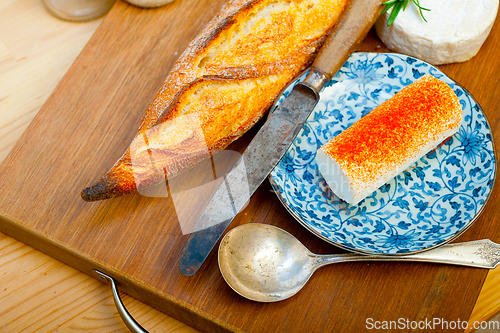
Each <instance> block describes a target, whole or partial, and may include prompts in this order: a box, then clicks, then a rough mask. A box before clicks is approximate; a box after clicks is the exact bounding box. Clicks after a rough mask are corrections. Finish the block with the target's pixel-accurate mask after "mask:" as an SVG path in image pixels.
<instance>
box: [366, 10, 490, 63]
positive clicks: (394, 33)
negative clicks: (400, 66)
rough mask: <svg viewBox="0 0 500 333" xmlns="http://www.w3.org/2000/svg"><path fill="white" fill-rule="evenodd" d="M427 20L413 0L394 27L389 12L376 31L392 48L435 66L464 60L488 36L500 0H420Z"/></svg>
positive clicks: (382, 18)
mask: <svg viewBox="0 0 500 333" xmlns="http://www.w3.org/2000/svg"><path fill="white" fill-rule="evenodd" d="M419 3H420V5H421V6H422V7H424V8H428V9H430V11H423V15H424V17H425V19H426V20H427V22H425V21H424V20H423V19H422V17H421V16H420V13H419V10H418V8H417V6H415V5H414V4H413V3H412V2H411V1H410V3H409V4H408V7H407V8H406V10H404V11H403V10H401V12H400V13H399V15H398V17H397V18H396V20H395V21H394V23H393V24H392V25H391V26H389V27H388V26H387V19H388V17H389V14H390V11H389V12H387V13H385V14H383V15H381V17H380V18H379V19H378V20H377V22H376V23H375V30H376V32H377V35H378V36H379V38H380V39H381V40H382V42H383V43H384V44H385V45H386V46H387V47H388V48H389V49H390V50H392V51H396V52H399V53H403V54H407V55H410V56H414V57H416V58H419V59H421V60H424V61H427V62H429V63H431V64H433V65H441V64H447V63H454V62H463V61H467V60H469V59H471V58H472V57H473V56H475V55H476V54H477V52H478V51H479V49H480V48H481V46H482V45H483V43H484V41H485V40H486V38H487V37H488V35H489V33H490V31H491V28H492V27H493V23H494V22H495V18H496V15H497V12H498V6H499V0H474V1H473V0H420V1H419Z"/></svg>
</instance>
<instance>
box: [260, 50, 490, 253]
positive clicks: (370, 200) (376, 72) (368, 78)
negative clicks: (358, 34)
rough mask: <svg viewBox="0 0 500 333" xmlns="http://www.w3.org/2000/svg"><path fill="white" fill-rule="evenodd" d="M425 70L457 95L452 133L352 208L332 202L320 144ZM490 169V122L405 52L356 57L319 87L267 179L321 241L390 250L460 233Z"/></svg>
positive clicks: (461, 92) (416, 247)
mask: <svg viewBox="0 0 500 333" xmlns="http://www.w3.org/2000/svg"><path fill="white" fill-rule="evenodd" d="M424 74H431V75H433V76H435V77H437V78H439V79H441V80H442V81H445V82H447V83H448V84H449V85H450V86H451V87H452V88H453V90H454V91H455V93H456V94H457V96H458V97H459V99H460V103H461V105H462V108H463V110H464V120H463V123H462V125H461V127H460V130H459V132H458V133H457V134H456V135H454V136H453V137H451V138H450V139H448V140H447V141H445V142H444V143H443V144H442V145H441V146H440V147H439V148H438V149H437V150H435V151H433V152H430V153H428V154H427V156H425V157H423V158H422V159H420V160H419V161H418V162H416V163H415V164H414V165H413V166H412V167H410V168H408V169H407V170H406V171H404V172H403V173H401V174H400V175H398V176H397V177H396V178H394V179H393V180H391V181H390V182H388V183H387V184H386V185H384V186H382V187H380V188H379V189H378V190H377V191H375V192H374V193H373V194H372V195H370V196H368V197H367V198H365V199H364V200H363V201H362V202H360V203H359V204H358V205H356V206H351V205H349V204H347V203H345V202H344V201H342V200H340V199H339V198H337V197H336V196H335V195H334V194H333V193H332V191H331V190H330V189H329V188H328V186H327V185H326V182H325V180H324V179H323V177H322V176H321V174H320V173H319V171H318V168H317V165H316V161H315V156H316V151H317V149H318V148H319V147H321V146H322V145H323V144H324V143H326V142H327V141H328V140H330V139H332V138H333V137H335V136H336V135H338V134H339V133H341V132H342V131H343V130H345V129H346V128H347V127H349V126H350V125H352V124H353V123H354V122H356V121H357V120H358V119H360V118H361V117H362V116H364V115H365V114H367V113H369V112H370V111H371V110H372V109H374V108H375V107H376V106H378V105H379V104H380V103H382V102H383V101H385V100H387V99H389V98H390V97H392V96H393V95H394V94H395V93H397V92H398V91H399V90H401V89H402V88H403V87H404V86H406V85H408V84H410V83H412V82H414V81H415V80H416V79H418V78H420V77H421V76H422V75H424ZM286 94H287V92H285V94H284V95H286ZM495 175H496V159H495V154H494V149H493V142H492V134H491V131H490V126H489V124H488V121H487V119H486V117H485V115H484V113H483V111H482V109H481V107H480V106H479V104H478V103H477V102H476V101H475V100H474V98H473V97H472V96H471V95H470V94H469V93H468V92H467V91H466V90H465V89H464V88H462V87H460V86H459V85H458V84H457V83H455V82H454V81H452V80H451V79H450V78H448V77H447V76H446V75H445V74H444V73H442V72H441V71H439V70H438V69H437V68H435V67H433V66H432V65H429V64H428V63H425V62H422V61H420V60H417V59H415V58H412V57H408V56H405V55H400V54H393V53H391V54H385V53H355V54H353V55H352V56H351V57H350V58H349V60H348V61H347V62H346V64H345V65H344V66H343V67H342V69H341V70H340V71H339V73H338V74H337V75H336V76H335V77H334V79H333V80H332V81H330V82H329V84H327V86H326V87H325V88H324V90H323V91H322V93H321V98H320V101H319V103H318V105H317V106H316V108H315V109H314V111H313V112H312V114H311V116H310V117H309V118H308V121H307V123H306V124H305V125H304V127H303V128H302V130H301V131H300V132H299V134H298V136H297V138H296V139H295V141H294V143H293V144H292V145H291V146H290V148H289V149H288V151H287V153H286V155H285V156H284V158H283V159H282V160H281V161H280V163H279V164H278V165H277V166H276V168H275V169H274V170H273V171H272V172H271V174H270V176H269V179H270V181H271V184H272V186H273V189H274V191H275V192H276V194H277V195H278V198H279V199H280V200H281V202H282V203H283V205H284V206H285V207H286V208H287V209H288V211H289V212H290V213H291V214H292V215H293V216H294V217H295V218H296V219H297V220H298V221H299V222H300V223H301V224H302V225H303V226H305V227H306V228H307V229H309V230H310V231H311V232H312V233H314V234H315V235H317V236H319V237H320V238H322V239H324V240H325V241H327V242H330V243H332V244H334V245H337V246H339V247H341V248H343V249H346V250H349V251H354V252H360V253H366V254H385V255H389V254H391V255H392V254H395V255H396V254H408V253H415V252H420V251H423V250H427V249H430V248H434V247H437V246H439V245H442V244H444V243H447V242H449V241H451V240H453V239H454V238H456V237H458V236H459V235H460V234H462V233H463V232H464V231H465V230H466V229H467V228H468V227H470V226H471V225H472V223H473V222H474V221H475V220H476V219H477V217H478V215H479V214H480V212H481V211H482V209H483V208H484V206H485V204H486V202H487V200H488V197H489V196H490V193H491V191H492V188H493V183H494V180H495Z"/></svg>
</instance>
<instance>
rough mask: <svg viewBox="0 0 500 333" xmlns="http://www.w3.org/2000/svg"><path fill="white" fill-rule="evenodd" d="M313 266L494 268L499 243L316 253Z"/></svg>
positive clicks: (498, 260)
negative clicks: (412, 263)
mask: <svg viewBox="0 0 500 333" xmlns="http://www.w3.org/2000/svg"><path fill="white" fill-rule="evenodd" d="M315 261H316V262H315V266H316V267H321V266H325V265H328V264H332V263H339V262H348V261H420V262H430V263H440V264H451V265H461V266H470V267H479V268H495V267H496V266H497V265H498V264H499V263H500V245H499V244H496V243H494V242H492V241H490V240H489V239H482V240H477V241H472V242H463V243H454V244H448V245H443V246H440V247H438V248H435V249H432V250H428V251H424V252H420V253H415V254H408V255H391V256H385V255H362V254H356V253H344V254H334V255H316V256H315Z"/></svg>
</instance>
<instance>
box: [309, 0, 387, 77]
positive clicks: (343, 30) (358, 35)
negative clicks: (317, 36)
mask: <svg viewBox="0 0 500 333" xmlns="http://www.w3.org/2000/svg"><path fill="white" fill-rule="evenodd" d="M384 1H386V0H352V1H351V3H350V5H349V7H348V8H347V9H346V11H345V13H344V14H343V15H342V17H341V19H340V21H339V23H338V24H337V25H336V26H335V27H334V28H333V30H332V31H331V32H330V35H329V36H328V39H327V40H326V41H325V44H324V45H323V47H322V48H321V50H320V51H319V53H318V56H317V57H316V60H315V61H314V63H313V64H312V69H315V70H316V71H319V72H321V73H323V74H324V75H326V77H327V78H328V80H330V79H331V78H332V77H333V76H334V75H335V74H336V73H337V71H338V70H339V69H340V68H341V67H342V65H343V64H344V63H345V62H346V61H347V59H348V58H349V56H350V55H351V53H352V52H354V50H355V49H356V47H357V46H358V44H359V43H360V42H361V41H362V40H363V39H364V38H365V36H366V35H367V34H368V31H370V29H371V27H372V26H373V25H374V24H375V21H376V20H377V18H378V17H379V16H380V13H381V12H382V9H383V8H384V5H383V4H382V3H383V2H384Z"/></svg>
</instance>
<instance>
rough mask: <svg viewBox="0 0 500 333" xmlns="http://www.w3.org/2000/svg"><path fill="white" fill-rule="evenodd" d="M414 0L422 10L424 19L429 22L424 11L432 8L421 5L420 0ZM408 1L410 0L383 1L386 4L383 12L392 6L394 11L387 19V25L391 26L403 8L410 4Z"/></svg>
mask: <svg viewBox="0 0 500 333" xmlns="http://www.w3.org/2000/svg"><path fill="white" fill-rule="evenodd" d="M412 1H413V3H414V4H415V6H417V7H418V10H419V12H420V16H422V18H423V19H424V21H425V22H427V20H426V19H425V17H424V14H423V13H422V11H423V10H427V11H430V9H427V8H424V7H422V6H420V3H419V2H418V0H412ZM408 2H410V0H389V1H386V2H383V3H382V4H383V5H385V8H384V9H383V10H382V14H384V13H385V12H387V11H388V10H389V9H391V8H392V12H391V14H390V15H389V19H387V26H390V25H391V24H393V23H394V20H395V19H396V17H397V16H398V14H399V12H400V11H401V9H403V10H405V9H406V6H408Z"/></svg>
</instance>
